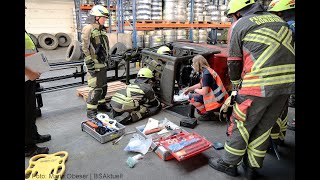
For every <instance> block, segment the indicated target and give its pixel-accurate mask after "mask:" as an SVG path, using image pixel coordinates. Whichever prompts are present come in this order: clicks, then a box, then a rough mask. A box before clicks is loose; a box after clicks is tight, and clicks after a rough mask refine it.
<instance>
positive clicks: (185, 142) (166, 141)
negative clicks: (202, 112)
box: [159, 132, 213, 161]
mask: <svg viewBox="0 0 320 180" xmlns="http://www.w3.org/2000/svg"><path fill="white" fill-rule="evenodd" d="M159 142H160V144H161V145H162V146H163V147H164V148H165V149H167V150H168V151H169V152H170V154H172V155H173V156H174V157H175V158H176V159H177V160H178V161H182V160H185V159H188V158H190V157H192V156H195V155H197V154H199V153H201V152H203V151H205V150H207V149H209V148H211V147H212V146H213V144H212V143H211V142H210V141H208V140H207V139H205V138H204V137H202V136H200V135H199V134H197V133H190V134H189V133H188V134H187V133H184V132H180V133H179V134H177V135H174V136H171V137H168V138H161V139H160V140H159Z"/></svg>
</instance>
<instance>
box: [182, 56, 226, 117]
mask: <svg viewBox="0 0 320 180" xmlns="http://www.w3.org/2000/svg"><path fill="white" fill-rule="evenodd" d="M192 66H193V68H194V70H195V71H196V72H201V80H200V83H198V84H195V85H193V86H191V87H189V88H187V89H186V90H185V91H184V94H185V95H187V94H188V93H189V92H191V91H194V93H190V94H189V102H190V104H191V111H190V112H191V114H189V116H190V117H192V118H193V117H194V114H193V111H194V108H196V109H197V111H198V113H199V114H200V116H199V118H198V120H199V121H210V120H218V117H215V114H214V112H215V111H219V110H220V107H221V106H222V105H223V103H224V101H225V100H226V99H227V98H228V96H229V95H228V93H227V91H226V89H225V87H224V86H223V83H222V81H221V79H220V77H219V75H218V74H217V73H216V72H215V71H214V70H213V69H212V68H210V66H209V63H208V62H207V60H206V59H205V58H204V57H203V56H202V55H196V56H195V57H193V59H192Z"/></svg>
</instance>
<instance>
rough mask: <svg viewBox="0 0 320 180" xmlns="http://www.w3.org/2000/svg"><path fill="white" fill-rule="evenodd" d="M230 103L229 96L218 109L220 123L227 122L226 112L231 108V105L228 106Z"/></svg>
mask: <svg viewBox="0 0 320 180" xmlns="http://www.w3.org/2000/svg"><path fill="white" fill-rule="evenodd" d="M230 102H231V96H229V97H228V98H227V99H226V100H225V101H224V103H223V105H222V106H221V108H220V113H219V120H220V121H228V119H227V112H228V108H229V107H232V105H230Z"/></svg>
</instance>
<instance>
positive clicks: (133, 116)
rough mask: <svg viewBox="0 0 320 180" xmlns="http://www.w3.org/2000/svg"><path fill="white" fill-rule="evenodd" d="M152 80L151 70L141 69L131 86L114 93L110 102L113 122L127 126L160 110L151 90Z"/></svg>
mask: <svg viewBox="0 0 320 180" xmlns="http://www.w3.org/2000/svg"><path fill="white" fill-rule="evenodd" d="M152 79H153V75H152V72H151V70H150V69H148V68H141V69H140V71H139V72H138V74H137V79H136V80H135V81H134V83H133V84H129V85H128V86H127V88H126V89H122V90H119V91H118V92H116V93H115V95H114V96H113V97H112V98H111V102H110V104H111V107H112V113H113V118H114V119H115V120H117V121H118V122H120V123H121V124H129V123H132V122H136V121H139V120H140V119H143V118H145V117H147V116H152V115H154V114H156V113H158V112H159V111H160V110H161V108H162V106H161V103H160V101H159V100H158V99H157V98H156V96H155V93H154V91H153V89H152V84H153V80H152Z"/></svg>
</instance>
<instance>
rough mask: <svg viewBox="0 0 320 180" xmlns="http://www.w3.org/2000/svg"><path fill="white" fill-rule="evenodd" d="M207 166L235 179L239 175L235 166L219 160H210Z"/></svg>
mask: <svg viewBox="0 0 320 180" xmlns="http://www.w3.org/2000/svg"><path fill="white" fill-rule="evenodd" d="M209 166H211V167H212V168H213V169H215V170H218V171H221V172H224V173H226V174H228V175H230V176H234V177H236V176H238V175H239V173H238V169H237V166H234V165H230V164H227V163H225V162H224V161H223V160H222V159H221V158H210V159H209Z"/></svg>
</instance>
